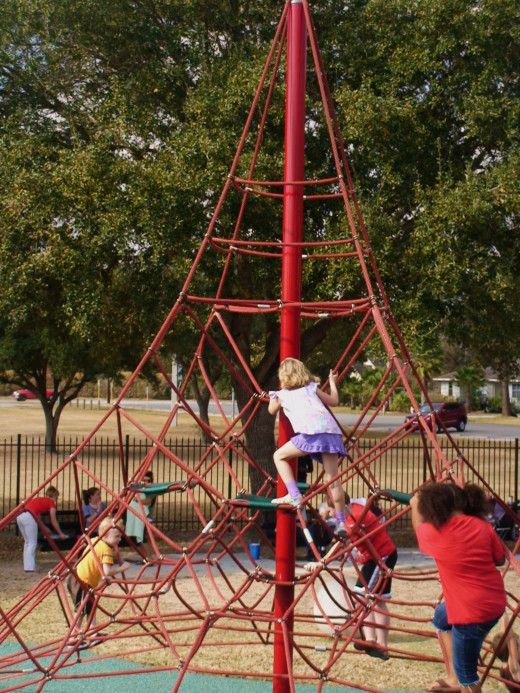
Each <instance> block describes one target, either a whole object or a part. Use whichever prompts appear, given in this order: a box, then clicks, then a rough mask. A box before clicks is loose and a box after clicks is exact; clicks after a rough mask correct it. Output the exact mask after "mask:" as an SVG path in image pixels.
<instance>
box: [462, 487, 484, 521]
mask: <svg viewBox="0 0 520 693" xmlns="http://www.w3.org/2000/svg"><path fill="white" fill-rule="evenodd" d="M464 493H465V494H466V498H467V503H466V509H465V510H464V513H465V514H466V515H474V516H475V517H482V518H485V517H486V512H487V507H488V499H487V497H486V494H485V493H484V490H483V489H481V488H480V486H477V484H466V486H464Z"/></svg>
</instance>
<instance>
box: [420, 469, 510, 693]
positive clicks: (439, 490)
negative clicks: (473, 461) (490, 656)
mask: <svg viewBox="0 0 520 693" xmlns="http://www.w3.org/2000/svg"><path fill="white" fill-rule="evenodd" d="M410 506H411V510H412V525H413V528H414V530H415V533H416V535H417V541H418V544H419V549H420V550H421V551H422V552H423V553H426V554H427V555H429V556H432V557H433V558H434V559H435V562H436V564H437V569H438V571H439V578H440V581H441V585H442V589H443V593H444V602H442V603H441V604H439V605H438V606H437V608H436V609H435V615H434V618H433V625H434V626H435V628H436V630H437V633H438V635H439V638H440V639H441V642H442V644H443V646H444V649H445V652H446V656H447V660H448V662H447V668H448V674H447V677H446V679H445V680H443V679H441V680H439V681H437V682H436V684H437V685H436V684H434V686H432V687H431V688H430V689H429V690H430V691H435V690H437V691H444V692H445V693H446V692H447V691H450V690H457V691H458V690H460V691H461V692H462V693H480V691H481V684H480V679H479V675H478V670H477V665H478V658H479V653H480V649H481V647H482V643H483V642H484V638H485V637H486V635H487V634H488V632H489V631H490V630H491V628H493V626H494V625H495V624H496V623H497V622H498V620H499V618H500V616H501V615H502V613H503V612H504V609H505V605H506V593H505V589H504V582H503V580H502V576H501V574H500V573H499V571H498V570H497V569H496V566H499V565H503V563H504V561H505V555H504V550H503V547H502V544H501V543H500V540H499V538H498V536H497V535H496V533H495V532H494V530H493V528H492V526H491V525H490V524H489V523H488V522H487V521H486V520H485V519H484V514H485V511H486V506H487V501H486V496H485V494H484V492H483V490H482V489H480V488H479V487H478V486H476V485H475V484H467V485H466V486H465V487H464V489H460V488H459V487H457V486H455V485H454V484H452V483H450V482H447V483H431V484H429V485H427V486H425V487H424V488H423V489H421V491H419V493H417V494H416V495H415V496H413V497H412V499H411V501H410Z"/></svg>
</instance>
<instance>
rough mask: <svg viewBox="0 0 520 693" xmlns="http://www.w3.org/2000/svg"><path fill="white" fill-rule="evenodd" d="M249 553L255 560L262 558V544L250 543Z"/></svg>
mask: <svg viewBox="0 0 520 693" xmlns="http://www.w3.org/2000/svg"><path fill="white" fill-rule="evenodd" d="M249 553H250V554H251V558H252V559H253V560H254V561H257V560H258V559H259V558H260V544H249Z"/></svg>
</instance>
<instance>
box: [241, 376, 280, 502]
mask: <svg viewBox="0 0 520 693" xmlns="http://www.w3.org/2000/svg"><path fill="white" fill-rule="evenodd" d="M235 392H236V394H237V402H238V406H239V407H240V409H242V408H243V407H244V406H245V404H246V403H247V399H246V394H245V393H244V392H243V390H242V389H241V388H240V387H237V385H236V383H235ZM275 421H276V417H275V416H272V415H271V414H269V412H268V411H267V405H266V404H262V405H261V406H260V408H259V409H258V411H257V413H256V415H255V416H254V418H253V420H252V421H251V422H250V424H249V426H248V427H247V430H246V432H245V442H246V445H247V447H248V450H249V452H250V453H251V456H252V457H253V459H254V461H255V462H256V464H257V465H258V466H259V467H260V469H263V470H264V471H266V472H267V473H268V474H270V475H271V476H272V477H273V478H275V479H276V468H275V466H274V462H273V453H274V451H275V449H276V445H275V439H274V425H275ZM244 423H245V421H244ZM249 479H250V481H251V490H252V492H253V493H255V492H256V491H257V490H258V489H259V488H260V486H262V484H263V483H264V481H265V480H264V477H263V476H262V474H261V473H260V472H259V471H257V470H256V469H255V468H254V467H250V469H249Z"/></svg>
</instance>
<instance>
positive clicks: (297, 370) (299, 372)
mask: <svg viewBox="0 0 520 693" xmlns="http://www.w3.org/2000/svg"><path fill="white" fill-rule="evenodd" d="M278 377H279V379H280V385H281V386H282V388H283V389H284V390H295V389H296V388H298V387H305V385H308V384H309V383H310V382H315V383H319V382H320V379H319V378H317V377H316V376H315V375H311V374H310V373H309V371H308V370H307V368H306V367H305V365H304V364H303V363H302V362H301V361H299V360H298V359H293V358H287V359H284V360H283V361H282V363H281V364H280V368H279V369H278Z"/></svg>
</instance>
